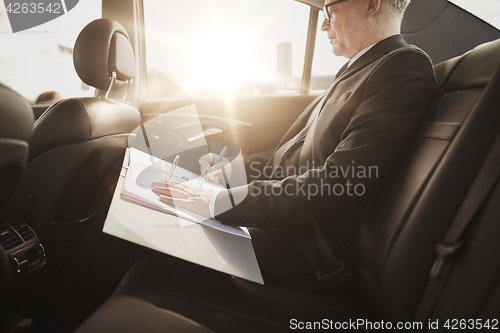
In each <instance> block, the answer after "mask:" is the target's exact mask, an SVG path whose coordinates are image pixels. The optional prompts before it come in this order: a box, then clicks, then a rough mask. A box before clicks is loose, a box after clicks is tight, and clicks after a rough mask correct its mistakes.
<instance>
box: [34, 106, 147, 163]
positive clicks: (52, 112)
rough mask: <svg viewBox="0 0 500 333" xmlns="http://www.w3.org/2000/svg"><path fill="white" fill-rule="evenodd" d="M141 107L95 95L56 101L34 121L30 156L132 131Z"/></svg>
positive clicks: (136, 124)
mask: <svg viewBox="0 0 500 333" xmlns="http://www.w3.org/2000/svg"><path fill="white" fill-rule="evenodd" d="M138 119H139V118H138V112H137V110H136V109H135V108H134V107H133V106H131V105H128V104H126V103H123V102H119V101H109V100H105V99H98V98H92V97H86V98H70V99H66V100H64V101H59V102H57V103H55V104H54V105H52V106H51V107H50V108H49V109H47V111H46V112H45V113H44V115H43V116H42V117H40V118H39V119H38V120H37V121H36V122H35V125H34V133H33V136H34V137H35V138H36V140H32V142H31V145H30V157H29V160H30V161H31V160H33V159H34V158H35V157H37V156H39V155H40V154H41V153H43V152H46V151H49V150H50V149H53V148H55V147H58V146H61V145H65V144H70V143H76V142H80V141H85V140H92V139H96V138H101V137H104V136H109V135H114V134H123V133H128V132H130V131H131V130H132V129H134V128H136V127H137V126H138V121H139V120H138Z"/></svg>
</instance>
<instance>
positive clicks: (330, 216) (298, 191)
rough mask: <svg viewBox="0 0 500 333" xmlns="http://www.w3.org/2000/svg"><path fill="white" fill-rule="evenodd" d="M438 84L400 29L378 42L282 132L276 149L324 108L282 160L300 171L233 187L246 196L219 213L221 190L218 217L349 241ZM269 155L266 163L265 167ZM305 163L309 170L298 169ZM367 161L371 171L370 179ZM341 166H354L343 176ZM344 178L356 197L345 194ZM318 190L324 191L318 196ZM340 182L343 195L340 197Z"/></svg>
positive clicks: (422, 55) (428, 61)
mask: <svg viewBox="0 0 500 333" xmlns="http://www.w3.org/2000/svg"><path fill="white" fill-rule="evenodd" d="M435 89H436V80H435V76H434V70H433V65H432V61H431V59H430V58H429V56H428V55H427V54H426V53H425V52H423V51H422V50H420V49H419V48H417V47H416V46H413V45H408V44H406V42H405V41H404V39H403V36H402V35H395V36H392V37H389V38H387V39H385V40H383V41H381V42H379V43H378V44H376V45H375V46H374V47H372V48H371V49H370V50H369V51H368V52H367V53H365V54H364V55H363V56H361V57H360V58H359V59H358V60H357V61H355V62H354V63H353V64H351V66H350V67H349V68H348V69H347V70H346V71H345V72H344V73H343V74H342V75H340V76H339V77H337V78H335V80H334V83H333V92H332V93H331V96H328V92H329V91H330V90H328V91H327V92H325V93H324V94H323V95H322V96H320V97H319V98H318V99H317V100H315V101H314V102H313V103H312V104H311V105H310V106H309V107H308V108H307V109H306V110H305V111H304V112H303V113H302V114H301V115H300V117H299V118H298V119H297V121H296V122H295V123H294V125H293V126H292V127H291V128H290V130H289V131H288V132H287V133H286V135H285V136H284V137H283V139H282V141H281V142H280V144H279V146H278V147H280V146H281V145H283V144H284V143H285V142H287V141H288V140H289V139H290V138H292V137H294V136H295V135H296V134H297V133H299V132H300V131H301V129H303V128H304V126H305V124H306V122H307V119H308V118H309V115H310V114H311V112H312V111H313V110H314V108H315V104H318V105H319V107H322V109H321V113H320V115H319V117H318V120H317V122H316V126H315V127H313V128H311V130H310V131H309V132H308V133H307V135H306V136H305V137H304V138H303V140H301V141H299V142H297V143H296V144H295V145H294V146H293V147H292V148H291V149H290V150H289V151H288V153H287V154H286V155H285V156H284V158H283V160H282V163H281V164H282V165H284V166H288V167H290V166H295V167H296V168H295V169H296V170H297V172H295V173H294V171H293V170H292V171H291V172H290V173H288V174H283V175H281V174H275V175H273V176H272V177H271V178H270V179H267V180H258V181H255V182H253V183H251V184H249V185H246V186H242V187H237V188H233V189H232V193H233V195H238V194H242V193H245V192H246V191H248V195H247V196H246V197H245V199H244V200H243V201H242V202H240V203H239V204H238V205H236V207H234V208H233V209H231V210H228V211H225V212H221V213H219V211H218V206H223V205H222V203H223V202H226V203H227V202H228V201H229V194H228V192H221V193H219V195H218V196H217V200H216V204H215V213H216V218H217V219H219V220H220V221H221V222H222V223H224V224H228V225H239V226H247V227H258V228H282V227H289V226H293V225H297V224H301V223H307V222H312V221H317V222H318V224H319V225H320V227H321V229H322V230H323V232H324V233H325V234H326V236H327V238H328V239H329V240H330V242H331V243H335V244H336V245H337V246H335V247H338V246H339V245H340V244H342V243H343V244H346V246H348V245H347V244H349V243H350V239H348V238H351V237H352V235H353V234H354V231H355V229H356V224H357V221H356V220H358V219H359V217H360V212H362V211H363V207H360V206H359V205H364V204H365V202H366V200H367V199H368V197H369V195H370V194H371V193H373V191H374V189H375V188H376V186H378V184H379V183H380V180H382V179H384V178H386V179H387V177H388V175H389V173H390V171H391V168H392V167H393V165H394V164H395V162H396V160H397V157H398V155H400V154H401V152H402V149H403V148H404V146H405V144H406V143H407V142H408V141H409V139H410V138H411V137H412V135H413V134H414V132H415V131H416V129H417V126H418V124H419V122H420V121H421V118H422V115H423V114H424V112H425V110H426V109H427V107H428V105H429V102H430V100H431V97H432V95H433V93H434V91H435ZM259 158H260V160H262V155H260V156H259V155H258V156H255V157H254V158H250V159H249V160H247V162H252V161H254V162H255V161H258V160H259ZM272 160H273V158H272V157H271V158H270V160H269V161H268V163H267V164H266V166H267V167H268V168H269V167H270V166H272ZM313 165H314V166H313ZM264 166H265V165H264V164H261V167H262V168H263V167H264ZM300 166H307V167H308V168H307V169H305V168H302V170H301V171H304V172H298V170H299V168H298V167H300ZM353 166H355V169H354V170H355V173H354V174H353V173H352V169H351V168H352V167H353ZM341 167H342V168H343V169H341ZM348 167H351V168H349V169H347V168H348ZM360 167H361V169H360ZM363 167H364V168H365V171H366V172H365V177H363V173H362V172H361V171H362V168H363ZM370 167H372V168H371V171H372V175H371V176H372V177H371V178H368V169H369V168H370ZM255 170H256V168H255V166H254V167H253V171H255ZM269 170H270V169H268V171H269ZM306 170H307V171H306ZM342 170H343V171H344V172H345V171H346V170H349V171H348V172H347V174H342ZM376 171H377V174H376ZM247 172H248V171H247ZM268 173H269V172H268ZM376 176H378V177H376ZM387 180H388V179H387ZM347 182H349V183H350V184H351V186H350V193H351V194H352V195H349V194H348V193H347V190H348V187H349V185H348V183H347ZM355 184H362V185H363V186H362V187H361V186H359V185H358V187H357V192H358V194H359V193H361V190H362V189H363V188H364V193H363V195H356V194H354V185H355ZM321 188H323V194H322V195H321V193H317V194H316V195H313V194H314V192H315V189H318V190H321ZM328 188H330V193H328ZM341 188H343V189H344V193H342V194H341V195H339V194H340V192H341ZM333 190H335V191H333ZM344 250H347V249H344ZM344 250H341V252H344Z"/></svg>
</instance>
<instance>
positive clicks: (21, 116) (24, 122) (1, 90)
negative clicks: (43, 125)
mask: <svg viewBox="0 0 500 333" xmlns="http://www.w3.org/2000/svg"><path fill="white" fill-rule="evenodd" d="M32 133H33V111H32V109H31V106H30V105H29V103H28V101H27V100H26V99H25V98H24V97H22V96H21V95H19V94H18V93H16V92H15V91H14V90H12V89H10V88H9V87H7V86H4V85H3V84H1V83H0V139H16V140H22V141H27V140H28V139H29V138H30V137H31V134H32Z"/></svg>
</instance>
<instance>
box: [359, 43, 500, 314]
mask: <svg viewBox="0 0 500 333" xmlns="http://www.w3.org/2000/svg"><path fill="white" fill-rule="evenodd" d="M499 59H500V40H497V41H494V42H491V43H487V44H483V45H481V46H479V47H477V48H475V49H474V50H472V51H470V52H468V53H466V54H465V55H463V56H461V57H458V58H455V59H452V60H449V61H447V62H445V63H442V64H439V65H437V66H435V70H436V76H437V78H438V80H439V81H440V83H441V87H440V88H439V90H438V93H437V94H436V96H435V97H434V101H433V103H432V108H431V110H430V111H429V112H430V113H429V115H428V116H427V118H426V120H425V121H424V123H423V125H422V126H421V128H420V130H419V132H418V137H417V139H416V142H415V143H414V145H413V146H412V148H411V149H410V150H409V152H408V154H407V157H406V158H405V159H404V161H403V162H402V163H401V165H400V167H399V168H398V172H397V173H396V174H395V175H394V178H393V179H392V180H389V181H388V182H387V184H389V185H388V186H385V187H384V188H383V189H381V191H380V193H378V195H376V196H375V200H374V201H373V202H372V203H371V205H370V207H369V209H368V210H367V212H366V213H365V216H364V218H363V219H362V221H361V224H360V230H359V236H358V239H357V260H356V265H355V266H356V268H355V270H356V273H357V274H356V275H357V278H358V282H359V284H360V288H361V290H362V294H363V295H364V296H365V300H366V301H367V303H368V305H369V307H370V308H371V310H372V311H373V313H374V314H375V315H376V316H377V317H380V318H386V319H388V320H410V319H411V318H412V316H413V315H414V313H415V310H416V308H417V306H418V304H419V301H420V299H421V297H422V293H423V292H424V290H425V288H426V285H427V283H428V281H429V279H428V276H429V271H430V269H431V267H432V265H433V262H434V260H435V258H436V245H437V244H438V243H439V242H440V241H441V240H442V239H443V237H444V235H445V233H446V232H447V230H448V228H449V226H450V223H451V222H452V220H453V218H454V215H455V214H456V212H457V211H458V209H459V207H460V205H461V204H462V201H463V199H464V197H465V195H466V194H467V192H468V190H469V188H470V185H471V183H472V181H473V180H474V177H475V176H476V174H477V172H478V170H479V168H480V167H481V165H482V163H483V161H484V159H485V157H486V155H487V154H488V151H489V149H490V148H491V146H492V144H493V142H494V140H495V138H496V136H497V134H498V133H499V131H500V113H499V112H498V111H499V109H500V101H499V99H498V97H497V95H498V91H500V73H499V71H498V67H499V66H498V65H499Z"/></svg>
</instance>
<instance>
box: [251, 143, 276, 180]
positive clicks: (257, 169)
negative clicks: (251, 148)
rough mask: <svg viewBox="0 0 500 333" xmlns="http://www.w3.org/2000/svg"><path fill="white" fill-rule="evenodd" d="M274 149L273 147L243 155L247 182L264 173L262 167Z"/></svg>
mask: <svg viewBox="0 0 500 333" xmlns="http://www.w3.org/2000/svg"><path fill="white" fill-rule="evenodd" d="M274 150H275V149H274V148H273V149H270V150H266V151H263V152H259V153H256V154H252V155H243V162H244V163H245V170H246V174H247V182H248V183H251V182H252V181H254V180H258V179H259V178H262V176H263V175H264V168H265V166H266V164H267V162H268V161H269V159H270V158H271V156H273V153H274Z"/></svg>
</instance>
